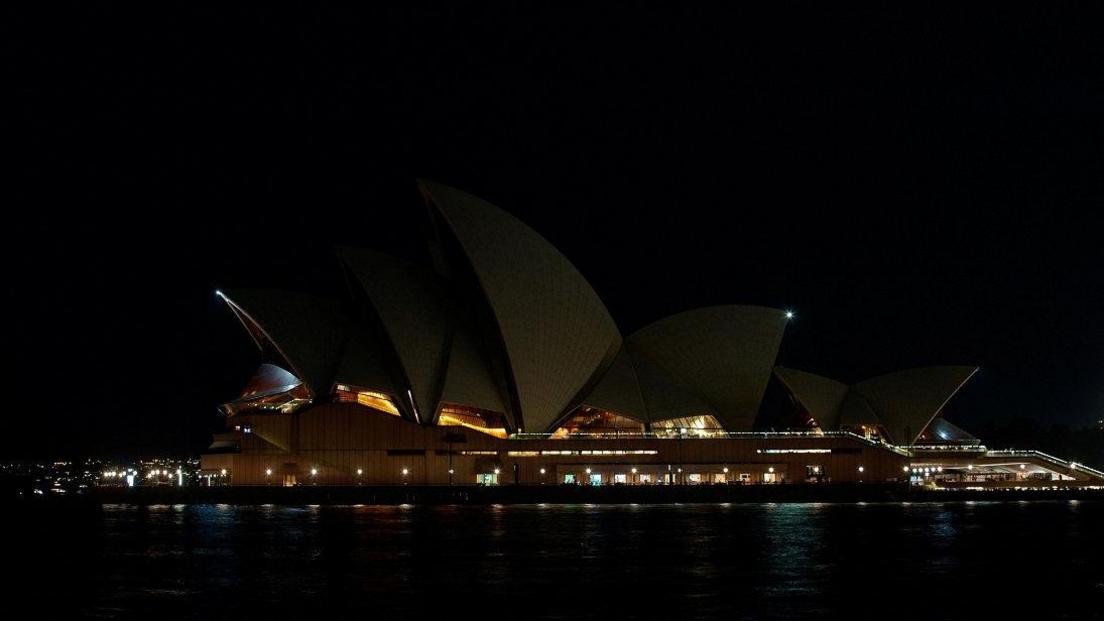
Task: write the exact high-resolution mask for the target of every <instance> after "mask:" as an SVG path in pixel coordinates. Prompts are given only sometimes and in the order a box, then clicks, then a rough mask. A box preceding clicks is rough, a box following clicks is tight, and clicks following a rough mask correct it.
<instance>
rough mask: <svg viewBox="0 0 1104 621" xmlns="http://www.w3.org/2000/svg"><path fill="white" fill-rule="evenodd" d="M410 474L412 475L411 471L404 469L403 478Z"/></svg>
mask: <svg viewBox="0 0 1104 621" xmlns="http://www.w3.org/2000/svg"><path fill="white" fill-rule="evenodd" d="M408 474H410V470H408V469H406V468H403V476H404V477H405V476H406V475H408Z"/></svg>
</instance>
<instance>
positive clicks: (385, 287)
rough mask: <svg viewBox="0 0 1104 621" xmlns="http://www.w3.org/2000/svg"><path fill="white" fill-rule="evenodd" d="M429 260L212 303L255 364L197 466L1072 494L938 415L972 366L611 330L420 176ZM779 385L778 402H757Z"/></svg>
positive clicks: (565, 283) (748, 316)
mask: <svg viewBox="0 0 1104 621" xmlns="http://www.w3.org/2000/svg"><path fill="white" fill-rule="evenodd" d="M420 189H421V192H422V195H423V196H424V198H425V202H426V204H427V206H428V211H429V220H430V223H431V226H430V227H429V230H430V231H431V232H430V240H429V242H430V248H431V253H430V254H431V256H432V257H433V261H432V263H433V265H432V266H431V267H430V266H426V267H422V266H419V265H414V264H411V263H408V262H405V261H403V260H399V259H396V258H392V257H390V256H386V255H383V254H379V253H376V252H372V251H369V250H362V249H353V248H345V249H342V250H340V253H339V254H340V269H342V270H343V271H344V275H345V277H346V283H347V285H348V286H347V290H348V291H347V293H344V294H343V295H341V296H335V297H334V298H333V299H324V298H318V297H313V296H309V295H305V294H300V293H292V292H284V291H259V290H241V291H220V292H218V295H219V296H220V297H221V298H222V300H224V301H225V303H226V304H227V305H228V306H229V308H230V309H231V310H232V311H233V313H234V314H235V315H236V316H237V318H238V319H239V320H240V322H241V324H242V326H244V328H245V329H246V330H247V331H248V333H249V334H250V335H251V336H252V339H253V340H254V341H255V342H256V345H257V347H258V349H259V352H260V360H261V364H260V367H259V368H258V369H257V371H256V373H255V374H254V376H253V378H252V379H251V380H250V381H249V382H248V384H247V385H246V386H245V388H244V389H243V391H242V392H241V395H240V396H239V397H238V398H236V399H234V400H233V401H230V402H229V403H226V404H224V405H222V406H221V409H222V411H223V413H224V414H225V416H226V423H227V429H226V431H225V432H224V433H220V434H217V435H216V437H215V439H214V442H213V443H212V445H211V447H210V448H209V449H208V451H207V453H206V454H204V455H203V458H202V467H203V473H204V475H205V477H206V480H207V481H208V482H210V483H212V484H232V485H285V486H292V485H542V484H543V485H562V484H574V485H718V484H725V485H757V484H790V483H828V482H855V483H859V482H900V483H905V482H911V483H913V484H939V485H946V486H1010V485H1016V486H1023V485H1055V484H1063V485H1078V484H1085V483H1090V482H1094V481H1095V482H1099V481H1101V480H1102V479H1104V475H1102V473H1100V472H1098V471H1095V470H1092V469H1090V468H1087V467H1085V466H1081V465H1078V464H1075V463H1069V462H1066V461H1064V460H1061V459H1058V458H1055V457H1051V456H1049V455H1045V454H1042V453H1038V452H1034V451H991V450H989V449H987V448H986V447H985V446H984V445H983V444H982V442H981V441H980V440H979V439H978V438H975V437H974V436H972V435H970V434H969V433H968V432H966V431H964V430H963V429H961V428H959V427H958V426H956V425H954V424H953V423H952V422H950V421H948V420H946V419H945V418H943V416H942V410H943V406H944V405H945V404H946V403H947V402H948V400H950V399H951V398H952V397H953V396H954V394H955V393H956V392H957V391H958V390H959V389H960V388H961V387H962V386H963V385H964V384H965V383H966V382H968V381H969V379H970V377H971V376H972V375H973V374H974V372H975V371H976V369H975V368H974V367H971V366H945V367H926V368H919V369H910V370H904V371H898V372H894V373H889V374H887V375H882V376H879V377H874V378H871V379H868V380H865V381H862V382H859V383H856V384H853V385H846V384H843V383H840V382H837V381H834V380H832V379H828V378H825V377H821V376H818V375H814V374H812V373H807V372H804V371H799V370H796V369H790V368H783V367H776V365H775V359H776V356H777V352H778V349H779V345H780V343H781V341H782V338H783V334H784V332H785V329H786V325H787V321H788V318H787V313H785V312H784V311H782V310H778V309H773V308H763V307H758V306H713V307H708V308H699V309H694V310H688V311H686V312H682V313H679V314H676V315H673V316H671V317H666V318H662V319H659V320H658V321H655V322H654V323H652V324H650V325H648V326H646V327H644V328H643V329H641V330H638V331H637V332H634V333H632V334H628V335H623V334H622V333H621V331H620V330H619V329H618V327H617V324H616V323H615V322H614V320H613V318H612V317H611V316H610V314H609V312H608V311H607V310H606V307H605V306H604V305H603V303H602V301H601V299H599V297H598V295H597V294H596V293H595V291H594V290H593V289H592V288H591V287H590V285H589V284H588V283H587V281H586V279H585V278H584V277H583V276H582V275H581V274H580V273H579V272H578V271H577V270H576V269H575V267H574V266H573V265H572V264H571V262H570V261H568V259H567V258H565V257H564V256H563V255H562V254H561V253H560V252H559V251H557V250H556V248H554V247H553V246H552V245H551V244H550V243H549V242H548V241H546V240H545V239H544V238H543V237H541V236H540V235H539V234H538V233H536V232H535V231H533V230H532V229H530V228H529V227H527V226H526V225H525V224H523V223H522V222H520V221H519V220H517V219H516V218H514V217H513V216H511V215H509V214H508V213H506V212H505V211H503V210H500V209H499V208H497V207H495V206H493V205H491V204H489V203H487V202H485V201H483V200H480V199H479V198H476V197H474V196H471V195H469V194H466V193H464V192H461V191H458V190H455V189H452V188H449V187H446V186H443V185H439V184H436V183H431V182H421V183H420ZM768 388H770V389H771V390H772V391H777V393H778V394H780V395H783V396H784V398H783V399H782V401H784V402H785V407H781V408H764V407H762V404H763V401H764V394H765V393H766V392H767V391H768Z"/></svg>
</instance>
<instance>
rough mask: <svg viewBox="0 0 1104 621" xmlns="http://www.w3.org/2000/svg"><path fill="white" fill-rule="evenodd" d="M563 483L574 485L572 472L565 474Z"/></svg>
mask: <svg viewBox="0 0 1104 621" xmlns="http://www.w3.org/2000/svg"><path fill="white" fill-rule="evenodd" d="M564 483H566V484H567V485H575V474H574V473H572V472H568V473H567V474H565V475H564Z"/></svg>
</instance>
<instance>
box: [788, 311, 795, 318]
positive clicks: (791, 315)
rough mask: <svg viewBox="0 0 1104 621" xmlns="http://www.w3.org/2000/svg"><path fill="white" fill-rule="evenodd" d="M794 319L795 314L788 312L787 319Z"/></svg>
mask: <svg viewBox="0 0 1104 621" xmlns="http://www.w3.org/2000/svg"><path fill="white" fill-rule="evenodd" d="M793 318H794V312H793V311H792V310H788V311H786V319H793Z"/></svg>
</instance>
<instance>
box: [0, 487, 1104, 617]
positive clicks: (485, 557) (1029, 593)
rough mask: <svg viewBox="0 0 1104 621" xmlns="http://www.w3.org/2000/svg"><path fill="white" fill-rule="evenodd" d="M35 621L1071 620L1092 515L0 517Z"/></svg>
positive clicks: (1089, 593) (972, 508)
mask: <svg viewBox="0 0 1104 621" xmlns="http://www.w3.org/2000/svg"><path fill="white" fill-rule="evenodd" d="M9 515H11V516H13V517H14V521H13V528H11V529H10V530H9V532H8V534H9V538H10V543H9V544H8V546H7V548H8V550H9V555H8V559H9V561H10V563H9V567H12V568H14V569H15V571H14V573H13V574H12V575H11V576H9V578H8V579H7V585H8V587H7V588H9V589H12V590H11V593H10V594H9V597H14V598H18V599H20V600H22V601H25V602H27V604H28V605H29V606H30V607H29V608H28V609H27V610H29V611H32V612H33V613H34V614H33V617H35V618H53V617H56V616H61V615H65V616H68V617H72V616H81V617H87V618H102V619H116V618H118V619H131V618H134V619H137V618H141V619H180V618H187V619H265V618H268V619H277V618H302V619H314V618H333V619H344V618H381V619H391V618H405V619H419V618H427V617H431V616H432V617H436V618H442V619H444V618H457V619H461V618H465V619H466V618H504V619H515V618H517V619H522V618H524V619H573V618H605V619H652V618H664V619H791V618H792V619H798V618H801V619H806V618H839V617H849V618H856V619H865V618H925V619H988V618H993V617H994V616H997V615H1000V616H1003V617H1004V618H1017V619H1018V618H1033V617H1034V618H1041V619H1062V618H1067V619H1075V618H1076V619H1080V618H1102V615H1104V503H1101V502H1097V501H1076V500H1073V501H1071V500H1063V501H1030V502H1028V501H1013V502H940V503H867V504H863V503H839V504H833V503H805V504H800V503H794V504H788V503H778V504H666V505H651V504H649V505H581V504H580V505H480V506H424V507H422V506H317V505H315V506H280V505H249V506H244V505H243V506H237V505H229V504H226V505H151V506H138V505H104V506H100V505H91V504H90V505H73V506H66V505H51V504H38V505H35V504H23V505H16V506H15V507H14V508H11V509H9Z"/></svg>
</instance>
